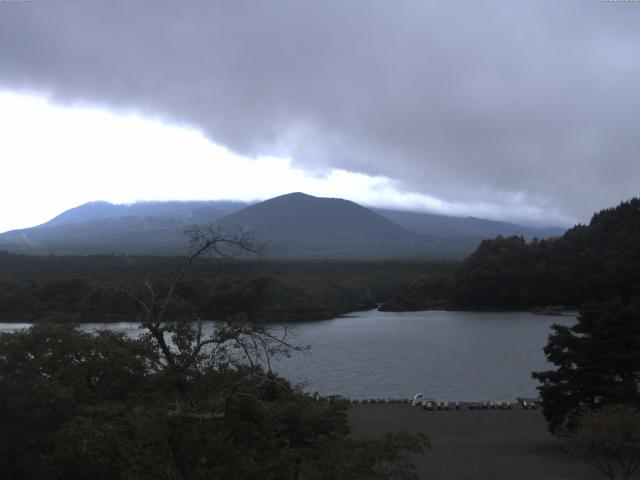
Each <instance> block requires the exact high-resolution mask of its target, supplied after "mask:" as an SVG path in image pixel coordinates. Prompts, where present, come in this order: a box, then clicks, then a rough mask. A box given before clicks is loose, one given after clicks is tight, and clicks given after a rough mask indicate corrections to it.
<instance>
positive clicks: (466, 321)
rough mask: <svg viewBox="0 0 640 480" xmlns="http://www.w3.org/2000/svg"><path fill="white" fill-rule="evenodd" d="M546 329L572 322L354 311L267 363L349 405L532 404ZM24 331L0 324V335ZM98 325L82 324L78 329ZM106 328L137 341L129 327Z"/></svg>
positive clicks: (308, 325) (301, 336) (307, 329)
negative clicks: (380, 401) (428, 400)
mask: <svg viewBox="0 0 640 480" xmlns="http://www.w3.org/2000/svg"><path fill="white" fill-rule="evenodd" d="M553 323H560V324H564V325H571V324H573V323H575V317H545V316H539V315H533V314H530V313H524V312H498V313H496V312H450V311H427V312H406V313H395V312H378V311H375V310H371V311H366V312H355V313H353V314H351V315H349V316H346V317H341V318H336V319H333V320H325V321H317V322H304V323H298V324H295V325H290V326H289V327H288V328H290V330H291V335H292V337H291V339H292V341H293V343H296V344H298V345H310V346H311V349H310V350H308V351H304V352H296V353H294V354H293V355H292V357H291V358H288V359H281V360H279V361H276V362H275V363H274V369H275V370H277V371H279V372H280V373H281V374H282V375H284V376H285V377H287V378H289V379H290V380H291V381H292V382H294V383H304V384H305V389H306V390H307V391H309V392H314V391H317V392H319V393H320V394H323V395H328V394H338V395H343V396H346V397H351V398H361V399H362V398H409V397H412V396H413V395H414V394H415V393H418V392H422V393H424V394H425V395H427V396H428V397H432V398H435V399H438V400H450V401H485V400H513V399H515V397H517V396H523V397H535V396H537V394H536V390H535V388H536V386H537V382H536V381H534V380H533V379H532V378H531V372H532V371H535V370H542V369H546V368H548V367H549V365H548V364H547V362H546V360H545V358H544V353H543V351H542V348H543V347H544V345H545V344H546V342H547V337H548V335H549V333H550V326H551V325H552V324H553ZM25 326H28V325H26V324H0V331H2V330H11V329H15V328H20V327H25ZM104 326H105V325H104V324H84V325H83V326H82V328H83V329H85V330H95V329H98V328H104ZM108 326H109V328H112V329H115V330H121V331H126V332H128V333H129V334H131V335H137V334H138V332H139V330H138V329H137V325H136V324H132V323H117V324H109V325H108Z"/></svg>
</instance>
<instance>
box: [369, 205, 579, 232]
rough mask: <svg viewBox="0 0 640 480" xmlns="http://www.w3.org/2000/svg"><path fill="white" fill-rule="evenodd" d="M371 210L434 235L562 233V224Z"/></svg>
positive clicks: (380, 209)
mask: <svg viewBox="0 0 640 480" xmlns="http://www.w3.org/2000/svg"><path fill="white" fill-rule="evenodd" d="M373 211H374V212H376V213H379V214H380V215H382V216H384V217H386V218H388V219H389V220H391V221H392V222H395V223H397V224H398V225H400V226H401V227H404V228H406V229H407V230H411V231H412V232H416V233H420V234H425V235H430V236H434V237H476V238H479V239H485V238H493V237H497V236H498V235H502V236H503V237H510V236H518V237H519V236H523V237H525V238H534V237H537V238H549V237H555V236H558V235H562V234H563V233H564V232H565V231H566V229H565V228H554V227H551V228H535V227H526V226H523V225H516V224H513V223H506V222H497V221H494V220H486V219H483V218H475V217H451V216H446V215H437V214H434V213H424V212H412V211H404V210H388V209H382V208H376V209H373Z"/></svg>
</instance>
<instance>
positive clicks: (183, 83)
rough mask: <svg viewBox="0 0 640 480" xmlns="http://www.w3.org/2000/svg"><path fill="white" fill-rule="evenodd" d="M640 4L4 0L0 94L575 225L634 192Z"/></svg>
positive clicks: (567, 0)
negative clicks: (93, 107) (153, 124)
mask: <svg viewBox="0 0 640 480" xmlns="http://www.w3.org/2000/svg"><path fill="white" fill-rule="evenodd" d="M639 23H640V4H638V3H621V2H617V3H615V2H601V1H600V0H564V1H562V2H558V1H556V0H536V1H529V0H526V1H525V0H504V1H483V2H478V1H475V0H471V1H458V2H447V1H444V0H443V1H439V2H433V1H432V2H430V1H427V0H416V1H404V0H398V1H393V2H391V1H376V0H367V1H364V0H363V1H356V0H350V1H346V2H345V1H340V0H336V1H322V2H320V1H313V2H311V1H303V0H291V1H266V0H253V1H242V0H234V1H222V0H221V1H207V2H204V1H202V2H197V1H190V2H177V1H171V2H168V1H167V2H165V1H158V0H153V1H151V0H136V1H131V0H127V1H121V0H111V1H109V2H104V1H93V0H83V1H64V2H63V1H54V0H49V1H47V2H44V1H42V0H31V1H29V2H5V3H0V86H2V87H4V88H11V89H26V90H36V91H40V92H42V91H44V92H46V93H47V94H49V95H50V96H51V97H52V98H53V99H54V100H56V101H59V102H70V103H75V102H91V103H98V104H101V105H106V106H108V107H109V108H112V109H125V110H126V109H135V110H138V111H141V112H144V113H147V114H152V115H158V116H160V117H163V118H165V119H166V120H167V121H171V122H177V123H184V124H188V125H193V126H195V127H198V128H200V129H202V130H203V131H204V132H205V133H206V134H207V135H208V136H210V138H212V139H213V140H214V141H216V142H218V143H221V144H224V145H226V146H228V147H229V148H231V149H233V150H235V151H237V152H240V153H244V154H249V155H257V154H281V155H290V156H291V157H292V158H293V159H294V161H295V162H296V163H297V164H298V165H300V166H303V167H304V168H308V169H322V168H325V167H338V168H344V169H348V170H352V171H358V172H363V173H368V174H375V175H384V176H388V177H389V178H392V179H394V180H397V181H398V182H400V184H401V185H402V186H403V188H405V189H407V190H408V191H414V192H422V193H426V194H429V195H433V196H436V197H438V198H441V199H443V200H445V201H448V202H464V203H468V202H471V203H473V202H479V203H498V204H499V203H503V204H507V205H513V204H514V203H522V204H523V206H534V207H539V208H542V209H543V210H548V211H549V212H554V215H557V217H560V216H564V217H566V218H574V219H578V220H586V219H588V217H589V215H590V214H591V213H592V212H593V211H594V210H597V209H600V208H602V207H605V206H609V205H613V204H615V203H617V202H618V201H620V200H622V199H624V198H628V197H630V196H633V195H637V194H638V193H639V192H638V186H639V185H640V161H638V159H637V158H636V155H637V152H638V151H640V135H639V134H638V133H639V132H638V130H639V127H638V124H637V117H638V112H640V90H638V80H639V79H640V29H638V28H637V26H638V24H639Z"/></svg>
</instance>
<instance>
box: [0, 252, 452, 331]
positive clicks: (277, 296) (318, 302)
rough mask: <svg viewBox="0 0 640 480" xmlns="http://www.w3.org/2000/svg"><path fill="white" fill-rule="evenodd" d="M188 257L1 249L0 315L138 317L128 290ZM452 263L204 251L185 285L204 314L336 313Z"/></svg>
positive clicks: (281, 316)
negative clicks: (225, 255)
mask: <svg viewBox="0 0 640 480" xmlns="http://www.w3.org/2000/svg"><path fill="white" fill-rule="evenodd" d="M183 261H184V259H183V258H181V257H143V256H107V255H97V256H87V257H71V256H70V257H64V256H63V257H58V256H27V255H13V254H7V253H4V254H0V318H2V319H3V320H4V321H31V320H38V319H43V318H47V317H49V318H52V317H53V318H56V317H60V316H64V317H65V318H73V319H75V320H76V321H114V320H131V319H135V315H136V312H137V306H136V304H135V302H134V301H133V300H132V299H131V298H129V297H128V296H127V295H125V294H124V293H123V292H122V289H127V290H136V289H140V288H144V285H145V283H151V284H153V285H154V286H155V287H156V288H158V289H162V287H163V285H164V286H165V287H166V279H168V278H171V277H172V275H173V274H174V273H175V271H176V270H177V269H178V268H179V267H180V265H181V264H182V262H183ZM452 267H453V264H450V263H441V262H391V261H388V262H358V261H353V262H330V261H318V262H312V261H270V260H261V259H248V258H247V259H236V260H219V259H218V260H216V259H213V258H208V259H202V261H201V262H200V263H198V264H196V265H194V267H193V269H192V272H191V273H190V275H189V277H188V278H186V279H185V280H184V281H183V282H182V283H181V285H180V289H179V292H178V293H179V294H180V296H181V298H182V300H183V301H184V302H187V303H189V304H190V305H191V307H192V309H193V310H194V311H198V312H200V315H201V316H202V318H207V319H215V318H218V319H219V318H225V317H226V316H228V315H236V314H244V315H247V316H248V317H249V318H251V319H252V320H255V321H278V322H282V321H300V320H311V319H324V318H332V317H334V316H337V315H340V314H344V313H347V312H352V311H356V310H366V309H371V308H375V307H376V305H377V304H378V303H380V302H382V301H384V300H385V299H386V298H388V297H389V296H391V295H392V294H393V293H394V292H396V291H397V290H398V289H400V288H402V287H406V286H408V285H410V284H411V283H413V282H415V281H416V280H417V279H418V278H423V277H425V276H429V275H443V274H444V273H445V272H448V271H450V270H451V268H452Z"/></svg>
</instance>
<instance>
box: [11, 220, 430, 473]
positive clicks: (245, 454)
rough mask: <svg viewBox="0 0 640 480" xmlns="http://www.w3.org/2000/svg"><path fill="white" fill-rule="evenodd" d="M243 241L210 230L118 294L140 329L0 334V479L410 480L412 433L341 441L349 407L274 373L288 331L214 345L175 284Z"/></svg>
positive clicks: (225, 336) (245, 329)
mask: <svg viewBox="0 0 640 480" xmlns="http://www.w3.org/2000/svg"><path fill="white" fill-rule="evenodd" d="M224 243H230V244H232V245H234V246H237V247H239V248H241V249H243V250H247V249H249V250H250V249H251V246H250V244H247V243H244V241H243V240H242V239H240V240H237V239H227V238H225V237H217V236H215V232H214V236H210V235H205V236H198V237H195V238H194V252H193V254H192V255H191V257H189V258H188V260H187V262H186V263H185V265H184V266H183V267H182V268H181V269H179V270H178V272H177V273H176V274H175V276H174V277H173V278H172V280H171V281H169V282H166V283H163V284H161V285H154V284H152V283H146V284H145V285H143V286H142V288H140V289H126V288H124V287H118V288H117V291H119V292H120V293H122V294H123V295H125V296H127V297H128V298H129V299H130V300H131V301H132V302H133V303H134V304H135V305H136V306H137V307H138V309H139V312H140V315H139V318H140V319H141V322H142V323H141V326H142V328H143V329H144V334H143V335H142V337H141V338H137V339H131V338H127V337H126V336H125V335H123V334H120V333H115V332H111V331H101V332H98V333H96V334H89V333H84V332H81V331H79V330H78V329H77V328H75V327H73V326H71V325H69V324H54V323H49V322H36V324H35V325H34V326H33V327H31V328H29V329H27V330H24V331H18V332H14V333H5V334H2V335H0V425H1V426H2V428H0V476H1V477H2V478H6V479H9V480H22V479H29V480H37V479H65V480H73V479H78V480H80V479H86V478H93V479H109V480H112V479H131V480H134V479H135V480H138V479H181V480H183V479H204V478H222V479H284V478H291V479H294V480H296V479H334V478H347V479H349V478H352V479H387V478H391V479H393V478H396V479H411V478H415V475H414V473H415V472H414V469H413V466H412V464H411V463H410V462H409V460H408V457H407V453H408V452H411V453H419V452H421V451H422V450H423V448H424V447H425V446H426V445H427V440H426V438H424V437H420V436H409V435H395V436H385V437H384V438H382V439H380V440H356V439H353V438H351V437H349V435H348V433H349V429H348V425H347V421H346V416H345V410H346V408H347V405H346V404H342V403H339V402H338V403H328V402H319V401H317V400H316V399H315V398H313V397H310V396H308V395H305V394H303V393H302V392H301V391H299V390H297V389H296V388H293V387H292V386H291V385H290V384H289V383H288V382H287V381H285V380H284V379H282V378H280V377H278V376H277V374H275V373H274V372H272V371H271V368H270V365H271V363H270V359H271V358H272V357H273V356H274V355H286V354H287V353H288V352H289V351H290V350H291V349H296V348H298V347H296V346H295V345H291V344H290V343H288V341H287V338H286V330H285V332H284V334H282V335H276V334H275V333H274V332H272V331H271V330H269V329H268V328H267V327H265V326H264V325H256V324H252V323H249V322H246V321H239V320H238V319H235V320H234V321H229V322H226V321H220V322H217V323H216V324H215V326H214V330H213V332H212V333H211V335H209V336H205V335H204V334H203V331H202V322H201V320H200V317H199V316H198V314H197V312H196V311H194V310H193V305H191V304H190V303H189V302H187V301H185V300H184V298H183V297H182V295H181V288H180V287H181V285H182V283H183V282H184V281H185V279H186V278H187V275H188V273H189V271H190V269H191V267H192V265H193V262H194V261H195V260H196V259H198V258H199V257H200V256H201V255H203V254H204V253H206V252H207V251H210V250H212V249H213V250H217V247H219V246H220V244H224Z"/></svg>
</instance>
